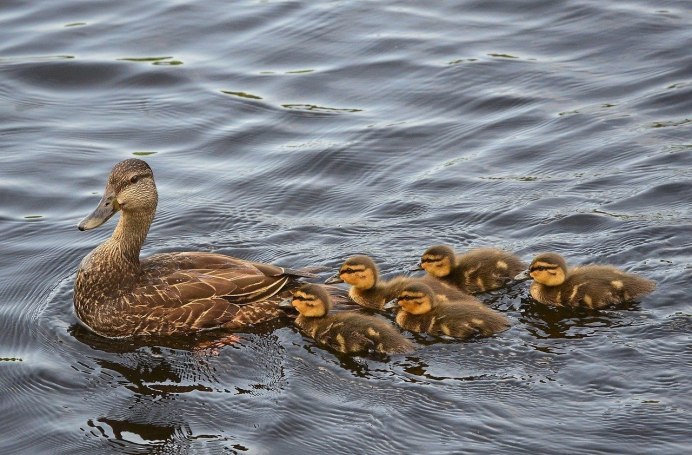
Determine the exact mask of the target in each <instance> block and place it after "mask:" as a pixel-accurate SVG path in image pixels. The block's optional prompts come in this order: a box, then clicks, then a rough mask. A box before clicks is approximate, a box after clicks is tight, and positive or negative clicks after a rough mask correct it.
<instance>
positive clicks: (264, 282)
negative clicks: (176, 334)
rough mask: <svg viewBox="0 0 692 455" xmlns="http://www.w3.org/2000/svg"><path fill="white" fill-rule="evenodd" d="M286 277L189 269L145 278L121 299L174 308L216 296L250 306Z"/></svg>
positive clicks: (276, 289)
mask: <svg viewBox="0 0 692 455" xmlns="http://www.w3.org/2000/svg"><path fill="white" fill-rule="evenodd" d="M289 279H290V277H289V276H288V275H278V276H267V275H264V274H263V273H260V272H258V271H256V270H255V269H254V268H252V269H213V270H206V269H190V270H183V271H177V272H173V273H170V274H168V275H166V276H160V277H156V278H154V277H152V276H147V279H146V281H145V282H142V283H140V284H139V285H138V286H137V287H135V288H134V289H132V291H131V292H130V293H129V294H128V295H126V296H124V297H123V298H124V299H125V300H127V301H128V303H129V304H130V306H133V307H134V306H137V305H143V306H145V307H148V308H176V307H180V306H183V305H185V304H187V303H190V302H193V301H196V300H199V299H208V298H214V297H219V298H222V299H223V300H225V301H226V302H228V303H236V304H243V303H251V302H258V301H262V300H266V299H268V298H269V297H271V296H273V295H275V294H277V293H278V292H279V291H280V290H281V289H282V288H283V287H284V286H285V285H286V283H287V282H288V281H289Z"/></svg>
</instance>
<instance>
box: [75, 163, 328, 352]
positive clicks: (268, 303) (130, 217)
mask: <svg viewBox="0 0 692 455" xmlns="http://www.w3.org/2000/svg"><path fill="white" fill-rule="evenodd" d="M157 202H158V192H157V190H156V184H155V183H154V175H153V172H152V170H151V168H150V167H149V165H148V164H147V163H146V162H144V161H142V160H139V159H128V160H124V161H121V162H120V163H118V164H116V165H115V166H114V167H113V170H112V171H111V173H110V175H109V177H108V183H107V184H106V189H105V191H104V194H103V198H102V199H101V202H99V205H98V207H97V208H96V210H94V212H93V213H92V214H91V215H89V216H87V217H86V218H84V219H83V220H82V222H81V223H79V230H81V231H84V230H88V229H93V228H96V227H98V226H101V225H102V224H103V223H105V222H106V221H108V219H110V218H111V217H112V216H113V215H114V214H115V213H117V212H121V215H120V220H119V221H118V224H117V226H116V227H115V230H114V231H113V234H112V235H111V237H110V238H109V239H108V240H106V241H105V242H103V243H102V244H101V245H99V246H98V247H96V248H95V249H94V250H93V251H92V252H91V253H89V254H88V255H87V256H86V257H85V258H84V259H83V260H82V262H81V264H80V266H79V270H78V271H77V277H76V279H75V285H74V309H75V313H76V315H77V317H78V318H79V320H80V321H81V322H82V323H83V324H84V325H85V326H86V327H88V328H89V329H91V330H92V331H93V332H95V333H97V334H99V335H102V336H105V337H111V338H121V337H129V336H138V335H174V334H190V333H194V332H197V331H201V330H209V329H215V328H225V329H234V330H237V329H242V328H244V327H248V326H251V325H253V324H257V323H260V322H265V321H268V320H271V319H275V318H278V317H281V316H284V312H283V310H282V309H281V308H280V307H279V306H278V303H279V301H280V300H281V299H282V298H278V295H277V294H279V293H280V291H282V290H283V289H284V288H285V287H287V285H290V284H291V283H293V282H294V281H295V279H296V278H298V277H314V275H312V274H309V273H305V272H301V271H296V270H290V269H286V268H282V267H278V266H275V265H270V264H261V263H256V262H249V261H245V260H242V259H238V258H234V257H230V256H225V255H222V254H215V253H205V252H185V253H163V254H156V255H153V256H149V257H146V258H140V257H139V254H140V250H141V248H142V244H143V243H144V240H145V238H146V236H147V233H148V232H149V227H150V226H151V223H152V221H153V219H154V214H155V212H156V205H157Z"/></svg>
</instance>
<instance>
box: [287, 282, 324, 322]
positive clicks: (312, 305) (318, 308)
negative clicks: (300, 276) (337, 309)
mask: <svg viewBox="0 0 692 455" xmlns="http://www.w3.org/2000/svg"><path fill="white" fill-rule="evenodd" d="M291 305H293V307H294V308H295V309H296V310H298V313H300V314H301V315H303V316H305V317H309V318H319V317H322V316H324V315H325V314H327V313H328V312H329V310H330V309H331V308H332V299H331V297H330V296H329V293H328V292H327V290H326V289H325V288H324V287H323V286H320V285H319V284H312V283H307V284H304V285H302V286H301V287H299V288H298V289H296V290H295V291H293V299H292V300H291Z"/></svg>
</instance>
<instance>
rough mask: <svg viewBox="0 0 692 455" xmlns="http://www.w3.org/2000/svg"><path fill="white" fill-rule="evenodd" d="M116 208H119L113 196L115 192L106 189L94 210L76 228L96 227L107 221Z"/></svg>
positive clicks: (87, 228) (83, 229) (81, 229)
mask: <svg viewBox="0 0 692 455" xmlns="http://www.w3.org/2000/svg"><path fill="white" fill-rule="evenodd" d="M118 210H120V206H119V205H118V200H117V199H116V198H115V194H114V193H113V192H112V191H108V189H106V192H105V194H104V195H103V197H102V198H101V202H99V205H98V206H97V207H96V210H94V211H93V212H91V214H90V215H89V216H87V217H86V218H84V219H83V220H82V221H81V222H80V223H79V225H77V228H78V229H79V230H80V231H88V230H89V229H94V228H97V227H99V226H101V225H102V224H103V223H105V222H106V221H108V220H109V219H110V218H111V217H112V216H113V215H115V214H116V212H117V211H118Z"/></svg>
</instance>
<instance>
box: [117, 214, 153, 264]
mask: <svg viewBox="0 0 692 455" xmlns="http://www.w3.org/2000/svg"><path fill="white" fill-rule="evenodd" d="M153 220H154V213H153V212H152V213H128V212H127V211H123V212H121V215H120V220H119V221H118V225H117V226H116V227H115V230H114V231H113V235H111V238H110V239H108V240H107V243H108V244H109V246H110V247H111V248H114V249H116V250H118V251H119V253H120V255H121V256H122V258H123V259H124V260H125V261H126V262H128V263H131V264H136V265H137V267H139V252H140V251H141V249H142V245H143V244H144V239H146V238H147V234H148V233H149V227H150V226H151V222H152V221H153Z"/></svg>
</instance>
